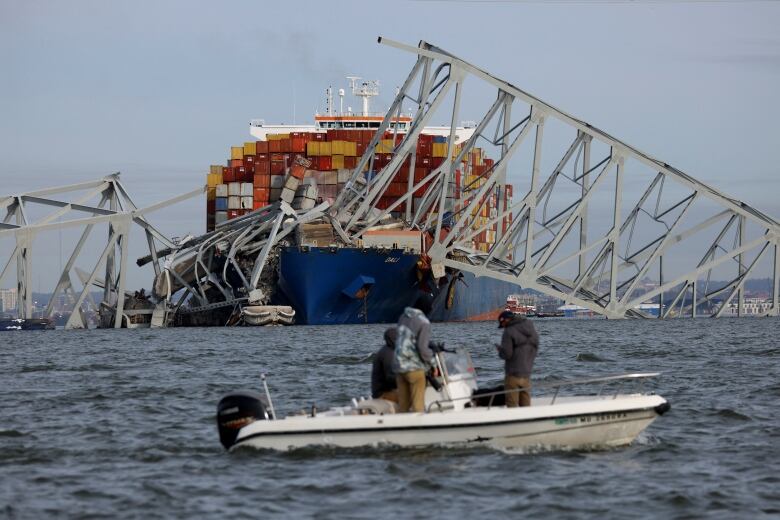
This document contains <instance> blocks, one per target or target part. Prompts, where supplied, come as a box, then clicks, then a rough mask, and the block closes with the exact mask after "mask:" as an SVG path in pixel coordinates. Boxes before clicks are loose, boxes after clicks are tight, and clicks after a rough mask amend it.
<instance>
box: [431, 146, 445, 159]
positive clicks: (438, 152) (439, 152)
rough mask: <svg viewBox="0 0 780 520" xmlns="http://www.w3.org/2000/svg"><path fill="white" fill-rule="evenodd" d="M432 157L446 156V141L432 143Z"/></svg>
mask: <svg viewBox="0 0 780 520" xmlns="http://www.w3.org/2000/svg"><path fill="white" fill-rule="evenodd" d="M431 155H433V156H434V157H446V156H447V143H433V148H432V153H431Z"/></svg>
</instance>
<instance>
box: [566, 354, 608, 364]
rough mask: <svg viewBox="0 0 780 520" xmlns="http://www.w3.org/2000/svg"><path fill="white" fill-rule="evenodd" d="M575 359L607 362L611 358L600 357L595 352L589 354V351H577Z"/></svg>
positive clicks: (588, 361)
mask: <svg viewBox="0 0 780 520" xmlns="http://www.w3.org/2000/svg"><path fill="white" fill-rule="evenodd" d="M574 359H575V361H584V362H587V363H609V362H612V360H611V359H607V358H602V357H599V356H597V355H596V354H591V353H589V352H584V353H582V352H581V353H579V354H577V357H576V358H574Z"/></svg>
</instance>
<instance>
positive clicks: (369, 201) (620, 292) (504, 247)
mask: <svg viewBox="0 0 780 520" xmlns="http://www.w3.org/2000/svg"><path fill="white" fill-rule="evenodd" d="M379 41H380V43H384V44H386V45H389V46H391V47H395V48H397V49H401V50H405V51H408V52H410V53H412V54H415V55H416V56H417V61H416V62H415V64H414V66H413V68H412V70H411V72H410V73H409V75H408V77H407V78H406V80H405V82H404V84H403V86H402V87H401V88H400V90H399V92H398V94H397V96H396V98H395V100H394V101H393V104H392V105H391V107H390V110H389V111H388V112H387V115H386V116H385V118H384V121H383V122H382V124H381V126H380V127H379V130H378V131H377V132H376V134H375V136H374V139H373V141H372V142H371V144H370V145H369V146H367V151H366V153H365V154H364V155H363V157H362V158H361V160H360V161H359V164H358V166H357V168H356V169H355V170H354V172H353V175H352V179H351V183H348V184H347V188H346V189H345V190H344V191H343V192H342V193H341V194H340V195H339V197H338V198H337V199H336V201H335V202H334V205H333V207H332V208H331V215H332V216H338V222H340V224H341V225H342V226H343V230H340V231H343V234H346V236H347V237H348V240H349V241H352V242H354V241H355V240H356V239H358V238H359V237H360V236H361V234H362V233H363V232H364V231H365V230H367V229H368V228H370V227H371V226H372V225H374V224H376V223H378V222H380V221H381V220H382V219H383V218H385V217H386V216H387V214H389V213H390V212H391V211H396V210H397V209H398V208H399V207H401V205H402V204H405V208H406V220H407V224H408V226H409V227H411V228H421V229H435V232H434V234H433V236H434V244H433V246H432V247H431V249H430V250H429V255H430V256H431V258H432V260H433V261H434V262H435V263H438V264H439V265H443V266H447V267H450V268H453V269H458V270H463V271H468V272H472V273H474V274H476V275H478V276H489V277H493V278H496V279H501V280H505V281H509V282H514V283H517V284H518V285H520V286H522V287H524V288H530V289H535V290H537V291H540V292H542V293H544V294H547V295H550V296H554V297H558V298H561V299H563V300H565V301H567V302H569V303H572V304H576V305H579V306H582V307H584V308H586V309H589V310H591V311H593V312H595V313H598V314H601V315H604V316H607V317H609V318H622V317H628V316H645V314H644V313H643V312H642V311H641V310H640V308H639V306H640V304H642V303H644V302H648V301H653V300H654V299H658V301H661V302H669V303H668V304H663V307H661V308H660V309H659V311H660V312H659V314H660V316H661V317H667V316H670V315H682V314H684V313H690V314H691V315H692V316H696V313H697V309H700V308H702V307H703V306H708V305H709V304H710V303H711V302H712V301H713V300H718V301H719V302H720V304H719V307H716V311H715V314H716V315H717V316H720V315H722V314H724V312H725V311H726V310H727V308H728V304H729V303H730V302H731V301H732V300H733V299H734V298H735V296H736V298H737V300H738V305H737V310H738V311H737V312H738V313H739V314H740V315H741V314H743V312H744V294H743V293H744V284H745V281H746V280H747V278H748V277H749V276H751V273H754V272H757V267H758V266H760V265H762V262H763V263H764V264H766V263H768V262H770V264H769V267H770V270H771V273H772V275H771V277H772V290H771V291H772V292H771V301H770V305H768V306H767V308H765V309H763V310H762V312H761V314H762V315H775V316H777V315H780V304H779V302H778V300H779V299H780V278H779V277H780V225H779V224H778V222H777V221H776V220H774V219H772V218H771V217H769V216H767V215H765V214H763V213H761V212H760V211H758V210H756V209H755V208H753V207H751V206H749V205H747V204H745V203H743V202H740V201H738V200H735V199H734V198H732V197H729V196H727V195H725V194H723V193H721V192H719V191H718V190H716V189H715V188H713V187H711V186H708V185H706V184H704V183H702V182H700V181H698V180H696V179H694V178H692V177H690V176H689V175H687V174H685V173H683V172H682V171H680V170H678V169H676V168H674V167H672V166H670V165H669V164H666V163H664V162H661V161H659V160H657V159H654V158H653V157H651V156H649V155H648V154H646V153H643V152H640V151H639V150H637V149H635V148H633V147H631V146H629V145H627V144H625V143H623V142H621V141H619V140H618V139H615V138H614V137H612V136H610V135H608V134H607V133H605V132H603V131H601V130H599V129H597V128H595V127H593V126H592V125H589V124H588V123H586V122H584V121H581V120H578V119H576V118H574V117H572V116H570V115H568V114H566V113H564V112H562V111H560V110H558V109H556V108H555V107H553V106H551V105H549V104H547V103H545V102H543V101H541V100H539V99H538V98H536V97H534V96H531V95H530V94H528V93H526V92H524V91H522V90H520V89H518V88H517V87H515V86H513V85H511V84H510V83H508V82H506V81H503V80H500V79H498V78H496V77H494V76H492V75H491V74H489V73H487V72H485V71H483V70H481V69H479V68H477V67H475V66H473V65H471V64H469V63H467V62H465V61H463V60H461V59H460V58H458V57H456V56H454V55H452V54H450V53H448V52H446V51H444V50H442V49H440V48H438V47H436V46H434V45H431V44H428V43H426V42H420V44H419V46H418V47H417V48H415V47H411V46H408V45H404V44H401V43H398V42H394V41H391V40H387V39H383V38H380V39H379ZM470 78H473V79H476V80H479V81H480V82H482V84H483V85H488V86H489V87H492V88H495V89H497V96H496V99H495V101H494V102H493V103H492V104H491V106H490V107H489V108H488V110H487V111H486V112H485V114H484V116H483V117H482V119H481V120H480V121H479V122H478V123H477V124H476V129H475V132H474V134H473V135H472V136H471V138H470V139H469V140H468V141H467V142H466V143H464V144H463V146H462V147H461V148H460V149H459V150H458V149H456V147H455V145H454V135H455V128H456V122H457V121H458V118H459V114H460V108H461V99H462V97H463V95H464V82H465V80H466V79H470ZM448 96H449V98H448ZM446 99H451V101H452V104H451V109H450V110H449V111H447V110H441V109H442V107H444V106H445V100H446ZM405 101H411V102H412V103H413V104H414V108H415V109H416V113H415V115H414V118H413V121H412V123H411V128H410V130H409V132H408V133H407V134H406V135H405V136H403V139H402V140H401V141H400V143H399V144H398V145H396V148H395V150H393V153H394V155H393V159H392V161H391V162H390V163H389V164H388V165H387V166H386V167H385V168H383V169H382V170H381V171H379V172H377V174H376V176H375V177H373V178H372V179H371V180H370V182H369V183H368V184H367V185H361V186H358V185H357V184H356V181H357V180H358V179H359V178H360V176H361V172H362V171H363V170H364V168H366V167H367V168H368V169H369V170H373V169H374V168H373V153H372V152H373V149H374V147H375V146H376V144H377V143H378V142H379V139H381V136H382V135H383V134H384V132H385V131H388V129H389V128H391V127H390V123H391V120H392V118H394V117H398V116H400V115H401V111H402V108H403V103H404V102H405ZM439 112H443V113H444V117H446V118H447V119H448V120H449V121H451V132H450V138H449V140H448V154H447V159H446V160H445V161H444V163H443V164H442V165H441V166H440V167H438V168H436V169H435V170H434V171H432V172H431V173H430V174H429V175H428V176H427V177H425V178H424V179H423V180H421V181H419V182H415V181H414V179H413V176H412V175H410V176H409V180H408V183H409V186H408V191H407V193H406V194H405V195H404V196H402V197H400V198H399V199H398V200H397V201H396V202H395V203H393V204H392V205H390V207H388V208H387V209H378V207H377V202H378V201H379V198H380V197H381V196H382V195H383V194H384V193H385V191H386V190H387V189H388V187H389V184H390V182H391V180H392V179H393V178H394V177H395V175H396V173H397V172H398V170H399V169H400V168H401V166H402V165H403V164H404V163H406V162H408V163H409V166H410V171H414V166H415V160H416V156H415V145H416V141H417V138H418V136H419V135H420V133H421V132H422V130H423V128H424V127H425V126H426V124H428V123H429V122H430V121H431V118H432V117H434V115H439V116H440V115H441V114H439ZM517 113H519V114H520V116H519V117H517V116H515V114H517ZM553 125H557V126H558V128H559V129H562V130H563V131H564V132H566V131H568V133H569V137H568V141H567V145H564V146H563V147H562V149H559V150H558V152H557V155H555V156H554V157H555V158H556V159H557V162H554V163H552V164H555V166H554V167H553V168H552V169H551V170H550V169H548V171H547V172H546V175H545V172H543V170H544V169H545V168H544V161H543V154H542V152H543V151H544V152H545V157H546V155H547V154H548V153H549V152H548V150H547V148H550V147H554V145H555V144H556V143H555V142H554V140H553V139H552V138H547V137H546V136H545V131H546V129H549V128H550V127H551V126H553ZM489 128H494V129H495V130H494V131H493V133H492V135H490V133H489V131H488V130H489ZM547 131H549V130H547ZM532 133H533V134H534V139H533V142H532V143H529V144H531V146H530V150H529V152H528V153H527V154H525V156H526V157H527V159H528V160H527V164H526V165H525V166H523V167H521V168H519V169H518V168H516V166H515V163H514V162H512V161H514V160H516V159H518V158H521V156H522V155H523V154H521V153H519V151H520V150H521V148H522V146H523V144H524V143H525V142H526V140H527V138H528V137H529V136H530V135H531V134H532ZM480 139H482V140H484V141H485V142H486V143H487V145H489V146H493V147H495V148H496V149H497V150H498V151H499V157H498V158H497V161H496V162H495V164H494V165H493V167H492V168H490V169H489V171H488V172H487V174H485V176H484V177H483V179H482V182H484V184H482V185H481V186H479V188H478V189H476V190H474V194H473V195H472V196H471V197H470V198H468V199H467V202H466V203H465V204H464V206H463V207H461V208H459V209H458V210H457V211H455V213H454V214H453V215H447V214H446V213H445V198H446V193H447V187H448V183H449V182H450V180H451V179H453V178H454V175H455V173H456V169H457V168H459V167H460V164H461V161H462V160H463V159H464V158H465V157H467V154H468V153H469V152H470V151H471V150H473V149H474V148H475V146H476V145H477V144H478V143H479V142H480V141H479V140H480ZM596 152H598V153H599V154H600V155H599V156H598V158H599V160H598V161H593V160H592V159H591V156H592V155H593V154H595V153H596ZM521 161H522V158H521ZM510 163H511V164H512V166H511V167H510ZM570 166H571V168H569V167H570ZM567 170H571V172H570V173H568V174H567ZM508 171H512V172H513V173H514V172H515V171H517V173H518V174H519V178H520V182H521V183H522V185H523V186H525V187H527V191H526V192H525V193H524V194H523V196H522V197H521V198H520V199H519V200H517V201H516V202H513V203H512V204H511V205H510V204H507V203H506V202H505V199H504V196H503V191H502V190H504V189H505V187H504V185H505V183H506V180H507V172H508ZM634 173H635V174H636V175H633V174H634ZM627 174H631V175H630V176H629V177H628V179H629V180H630V181H631V183H632V185H633V186H632V188H633V189H634V190H636V189H637V188H639V187H640V186H636V185H635V184H636V183H637V182H642V183H643V184H644V185H643V186H641V188H642V189H641V190H639V191H637V195H638V200H637V201H636V202H635V203H634V204H632V205H630V206H629V205H628V204H627V203H628V201H629V200H630V195H631V193H630V192H629V190H627V189H626V180H627ZM643 174H644V177H643ZM608 179H611V181H612V187H611V188H610V183H608V182H607V180H608ZM564 181H568V182H567V184H568V186H569V188H568V190H567V189H565V188H562V187H561V184H562V182H564ZM426 183H430V184H429V187H428V189H427V190H426V191H425V195H424V197H423V198H422V201H421V203H420V204H419V207H416V208H415V211H414V213H412V211H411V204H409V202H410V201H411V200H412V197H413V194H414V193H415V191H417V190H419V189H421V188H423V187H424V186H425V185H426ZM572 187H573V188H574V190H572ZM494 190H495V191H496V192H497V194H498V196H497V198H498V201H499V204H500V206H499V208H498V211H497V213H496V214H494V215H492V218H490V219H489V221H488V222H487V223H486V224H481V225H480V224H476V223H475V222H476V220H475V217H474V215H478V214H480V210H481V208H482V206H483V205H484V204H485V202H486V197H487V196H488V195H489V194H490V193H491V192H493V191H494ZM567 196H568V198H567ZM597 201H598V202H597ZM551 206H552V207H553V208H555V207H556V206H557V209H554V210H553V211H550V210H549V209H550V207H551ZM629 207H630V208H631V209H630V210H629V211H626V210H625V209H627V208H629ZM430 210H433V211H430ZM597 210H602V212H603V211H604V210H606V211H607V212H608V213H609V214H610V216H611V218H610V219H609V226H608V228H607V229H605V230H604V231H603V232H600V233H593V231H592V230H591V227H593V226H592V225H591V224H589V220H591V222H594V221H595V219H596V218H598V217H597V216H595V215H594V213H596V212H597ZM510 217H511V224H510V225H509V226H508V228H507V229H503V226H501V223H502V221H503V219H504V218H510ZM445 218H446V219H447V221H446V223H445ZM601 220H602V221H603V220H604V219H601ZM494 225H496V227H497V229H496V232H497V239H496V241H495V243H494V245H493V246H492V247H491V248H490V250H489V251H488V252H487V253H484V252H480V251H476V250H475V249H474V247H473V244H472V242H471V240H472V238H473V237H474V236H476V235H477V234H478V233H480V232H483V231H486V230H488V229H491V228H492V227H493V226H494ZM443 227H444V228H445V231H447V228H449V230H448V232H446V233H445V234H442V233H441V231H442V228H443ZM729 239H731V240H732V242H731V244H730V245H729V244H728V241H729ZM697 251H698V252H697ZM695 252H697V253H696V254H695V255H694V253H695ZM726 266H731V267H732V268H733V274H732V275H730V277H729V279H728V281H727V282H725V283H720V284H717V285H714V283H715V282H714V280H712V276H713V273H717V274H720V272H721V271H723V270H724V267H726ZM669 273H672V274H671V275H670V274H669ZM652 276H657V278H655V279H653V278H652ZM665 293H667V296H669V298H664V294H665ZM689 294H690V296H689ZM686 302H687V303H686ZM659 305H661V304H659ZM678 307H679V310H678Z"/></svg>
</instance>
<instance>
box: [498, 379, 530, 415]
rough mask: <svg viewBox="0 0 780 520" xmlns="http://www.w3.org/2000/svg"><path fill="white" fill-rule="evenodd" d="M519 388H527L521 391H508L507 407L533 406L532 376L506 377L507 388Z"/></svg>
mask: <svg viewBox="0 0 780 520" xmlns="http://www.w3.org/2000/svg"><path fill="white" fill-rule="evenodd" d="M518 388H525V389H526V390H521V391H519V392H507V394H506V407H507V408H515V407H516V406H531V394H530V390H531V378H529V377H516V376H506V377H504V389H505V390H516V389H518Z"/></svg>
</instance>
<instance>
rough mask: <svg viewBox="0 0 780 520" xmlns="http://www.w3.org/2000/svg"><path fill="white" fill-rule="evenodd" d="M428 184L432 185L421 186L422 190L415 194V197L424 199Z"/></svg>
mask: <svg viewBox="0 0 780 520" xmlns="http://www.w3.org/2000/svg"><path fill="white" fill-rule="evenodd" d="M428 184H430V183H428V182H426V183H425V184H423V185H422V186H420V188H419V189H418V190H416V191H415V192H414V196H415V197H422V196H423V195H425V190H427V189H428Z"/></svg>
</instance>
